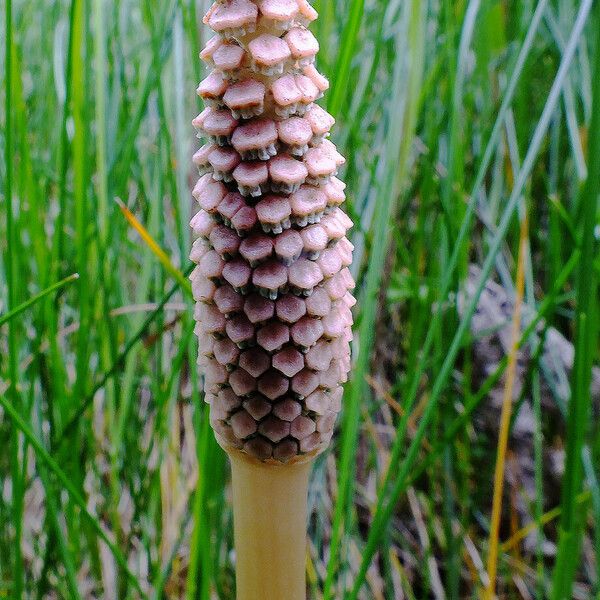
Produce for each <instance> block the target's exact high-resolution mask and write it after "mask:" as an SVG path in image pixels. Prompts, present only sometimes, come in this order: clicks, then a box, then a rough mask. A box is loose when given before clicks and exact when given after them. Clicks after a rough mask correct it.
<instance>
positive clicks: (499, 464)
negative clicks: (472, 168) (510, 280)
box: [484, 214, 529, 600]
mask: <svg viewBox="0 0 600 600" xmlns="http://www.w3.org/2000/svg"><path fill="white" fill-rule="evenodd" d="M528 225H529V221H528V217H527V214H526V215H525V217H524V218H523V219H522V220H521V228H520V235H519V257H518V264H517V280H516V292H515V309H514V313H513V320H512V331H511V344H510V354H509V356H508V365H507V369H506V382H505V385H504V396H503V398H502V414H501V417H500V433H499V436H498V451H497V456H496V469H495V472H494V498H493V502H492V522H491V525H490V537H489V544H488V547H489V554H488V561H487V573H488V578H489V580H488V585H487V587H486V589H485V594H484V600H493V599H494V596H495V591H496V572H497V570H498V533H499V530H500V516H501V514H502V492H503V487H504V466H505V463H506V449H507V447H508V435H509V432H510V417H511V413H512V400H513V388H514V383H515V371H516V366H517V351H518V344H519V338H520V337H521V309H522V306H523V293H524V290H525V256H526V251H527V243H528V239H527V236H528Z"/></svg>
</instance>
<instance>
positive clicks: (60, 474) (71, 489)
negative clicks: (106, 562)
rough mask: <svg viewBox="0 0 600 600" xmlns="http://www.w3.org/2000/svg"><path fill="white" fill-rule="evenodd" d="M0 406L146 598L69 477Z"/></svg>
mask: <svg viewBox="0 0 600 600" xmlns="http://www.w3.org/2000/svg"><path fill="white" fill-rule="evenodd" d="M0 405H2V408H3V409H4V410H5V412H6V414H7V415H8V416H9V418H10V420H11V421H12V422H13V424H14V426H15V427H17V428H18V429H19V431H21V432H22V433H23V435H24V436H25V438H26V439H27V441H28V443H29V444H30V445H31V447H32V448H33V449H34V451H35V453H36V456H37V457H38V459H39V460H41V461H43V462H44V463H45V464H46V466H47V467H48V469H50V471H51V472H52V473H53V474H54V476H55V477H56V478H57V479H58V481H60V483H61V484H62V486H63V487H64V489H65V490H66V491H67V492H68V493H69V496H70V498H71V500H73V502H74V503H75V504H76V505H77V506H78V507H79V510H81V512H82V514H84V515H85V516H86V518H87V519H88V521H89V522H90V524H91V526H92V528H93V529H94V531H95V532H96V535H98V537H100V538H101V539H102V540H103V541H104V543H105V544H106V545H107V546H108V548H109V549H110V551H111V553H112V554H113V556H114V557H115V560H116V561H117V563H118V564H119V566H120V567H121V568H122V569H123V571H124V572H125V573H127V576H128V578H129V580H130V581H131V583H133V585H134V586H135V588H136V589H137V590H138V592H139V593H140V594H141V596H142V597H143V598H147V596H146V594H145V593H144V592H143V590H142V588H141V586H140V583H139V581H138V580H137V578H136V576H135V575H134V574H133V573H132V572H131V570H130V569H129V566H128V564H127V559H126V558H125V557H124V556H123V554H122V553H121V551H120V550H119V548H117V546H116V545H115V543H114V542H113V541H112V540H111V539H110V537H109V536H108V534H107V533H106V532H105V531H104V528H103V527H102V525H101V524H100V523H99V521H98V519H96V517H94V516H93V515H92V514H91V513H90V512H89V511H88V509H87V505H86V502H85V499H84V498H83V497H82V496H81V494H80V493H79V491H78V490H77V488H76V487H75V486H74V485H73V482H72V481H71V479H70V477H69V476H68V475H67V474H66V473H65V472H64V471H63V470H62V469H61V468H60V466H59V465H58V463H57V462H56V461H55V460H54V459H53V458H52V456H50V454H49V452H48V450H46V448H45V447H44V445H43V444H42V442H40V440H39V439H38V438H37V436H36V435H35V434H34V433H33V431H32V430H31V428H30V427H29V425H28V424H27V423H26V422H25V420H24V419H23V417H22V416H21V415H20V414H19V413H18V412H17V411H16V409H15V407H14V406H13V405H12V404H11V403H10V402H9V401H8V400H7V399H6V398H5V397H3V396H1V395H0Z"/></svg>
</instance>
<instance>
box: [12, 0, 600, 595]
mask: <svg viewBox="0 0 600 600" xmlns="http://www.w3.org/2000/svg"><path fill="white" fill-rule="evenodd" d="M314 4H315V7H316V8H317V10H319V12H320V15H321V18H320V19H319V21H317V22H316V23H315V24H314V31H315V33H316V35H317V36H318V38H319V40H320V42H321V53H320V55H319V63H318V66H319V68H320V69H321V70H323V71H324V72H325V74H326V75H327V76H328V77H329V78H330V80H331V82H332V88H331V90H330V91H329V93H328V96H327V98H326V102H327V106H328V107H329V109H330V110H331V111H332V112H333V113H334V116H335V117H336V119H337V125H336V128H335V132H334V134H333V139H334V141H335V142H336V143H337V144H338V146H339V147H340V150H341V152H343V153H344V155H345V156H346V157H347V158H348V162H347V165H346V167H345V171H344V172H343V173H342V177H343V179H344V180H345V181H346V182H347V183H348V190H347V192H348V194H347V195H348V200H349V201H348V209H349V212H350V214H352V216H353V217H354V219H355V221H356V227H355V230H354V239H353V242H354V244H355V257H356V260H355V264H354V267H353V268H354V272H355V275H356V278H357V281H358V287H357V296H358V298H359V304H358V306H357V310H356V328H355V331H356V334H355V343H354V352H355V369H354V373H353V377H352V380H351V382H350V383H349V384H348V386H347V390H346V398H345V404H344V406H345V408H344V413H343V416H342V418H341V420H340V426H339V430H338V434H337V435H336V437H335V439H334V443H333V447H332V452H331V453H330V454H329V455H328V456H324V457H322V458H320V459H319V460H318V461H317V464H316V467H315V473H314V478H313V484H312V487H311V493H310V502H311V506H312V507H313V508H314V509H315V510H314V512H313V515H312V517H311V520H310V541H311V543H310V563H309V570H308V572H309V585H310V589H311V590H312V595H313V596H314V597H315V598H320V597H323V598H327V599H329V600H331V599H333V598H335V599H338V598H349V599H354V598H395V597H400V595H399V594H398V595H396V596H395V595H394V590H399V589H400V588H401V589H402V590H403V593H404V596H405V597H408V598H411V597H414V598H427V597H436V594H437V596H438V597H439V590H440V588H441V589H443V590H444V592H445V594H446V596H447V597H448V598H458V597H461V598H463V597H464V598H479V597H482V589H483V585H484V580H485V573H483V572H482V571H481V569H480V568H479V567H478V566H477V565H478V562H477V559H479V562H480V563H481V564H485V558H486V556H487V547H486V545H487V533H488V530H487V528H488V524H489V515H490V506H491V489H490V486H491V481H492V471H493V461H494V457H495V450H496V442H497V432H494V431H491V432H490V431H489V430H486V429H484V428H482V425H481V420H482V419H481V418H478V417H480V416H481V415H482V414H484V415H485V414H486V411H488V412H489V411H490V410H492V409H491V408H490V399H489V393H490V391H491V390H493V389H495V388H496V387H497V386H498V385H501V382H502V374H503V372H504V369H505V367H506V359H505V358H500V360H499V361H498V364H497V365H494V368H493V369H491V370H489V371H485V372H483V373H482V372H481V371H482V369H483V367H482V364H481V361H482V357H481V356H479V355H478V348H479V346H478V339H477V338H476V337H475V336H473V335H471V327H470V325H471V318H472V317H473V315H474V313H476V310H477V302H478V297H479V294H480V293H481V291H482V289H483V287H484V285H485V284H486V281H487V280H488V277H493V278H495V279H496V280H497V281H498V282H499V283H500V284H501V285H502V286H503V287H504V288H505V289H506V290H507V292H508V294H509V296H510V295H511V294H512V291H513V287H512V286H513V283H512V282H513V281H514V276H515V270H516V267H515V261H516V253H517V250H518V236H519V227H518V222H519V220H518V216H520V217H521V218H522V217H523V216H524V214H525V212H526V211H527V213H528V217H529V222H530V232H531V233H530V240H529V249H528V256H527V261H526V293H525V298H526V301H527V307H528V308H527V310H528V311H529V312H527V313H526V314H527V315H528V319H529V320H528V321H527V323H526V324H525V325H526V326H525V328H524V331H523V334H522V339H521V341H520V345H521V347H522V348H523V349H524V350H526V352H527V354H528V355H530V356H531V357H532V359H531V361H530V363H529V365H528V367H527V369H526V371H527V372H526V373H525V375H524V376H523V381H522V383H523V386H522V389H521V391H520V396H519V398H518V399H517V401H516V403H515V412H516V414H517V415H518V413H519V411H520V410H522V407H523V406H525V405H527V404H528V402H529V399H531V406H532V411H531V415H532V417H531V418H532V419H533V420H534V426H533V429H534V432H535V436H534V438H535V439H534V440H533V441H532V442H531V443H530V444H529V445H527V446H526V448H525V449H523V448H521V449H520V451H521V452H525V453H526V454H527V453H530V454H531V456H532V464H533V470H534V473H533V486H534V489H535V490H536V494H535V497H531V496H527V494H526V492H525V491H524V489H525V486H523V487H519V486H518V485H517V484H518V482H517V484H515V485H513V484H511V486H508V487H509V490H508V492H509V493H508V494H507V496H506V497H505V502H504V513H503V514H504V516H505V518H504V519H503V521H502V527H501V531H500V541H501V542H503V541H506V540H507V539H509V538H510V537H511V535H512V534H514V533H515V531H514V529H512V525H511V519H510V517H511V514H513V512H514V510H515V506H514V503H515V502H514V498H518V499H519V501H520V502H521V504H524V505H529V508H530V514H531V515H532V520H533V521H534V528H535V521H537V522H538V525H539V527H538V530H539V532H540V534H539V535H538V536H537V539H536V540H535V547H534V548H533V550H532V549H531V548H529V549H522V553H521V554H519V553H517V552H515V551H514V550H513V549H510V547H509V546H510V545H508V546H507V547H506V548H505V549H503V546H502V544H501V554H500V557H499V564H498V574H499V580H498V585H497V590H498V594H499V596H500V597H520V596H519V595H518V593H517V589H519V586H521V585H523V586H525V587H526V588H527V589H528V590H529V593H530V595H531V596H532V597H535V598H537V599H539V600H541V599H543V598H547V597H553V598H556V599H557V600H558V599H562V598H571V597H573V598H575V597H576V598H592V597H596V596H597V595H598V594H599V593H600V581H599V580H598V575H597V573H598V569H599V566H600V526H599V524H598V519H599V518H600V488H599V487H598V480H599V478H600V473H599V472H598V464H599V460H598V459H599V457H600V428H599V427H598V426H597V425H596V424H593V425H592V426H589V414H590V405H591V404H592V399H591V398H590V393H589V387H590V386H589V383H590V373H591V365H592V363H593V362H594V361H595V359H596V358H597V349H598V337H597V327H596V323H595V321H596V316H595V315H594V312H595V311H594V307H595V305H596V303H597V290H596V285H595V276H596V275H597V273H598V267H599V263H598V260H597V246H596V244H595V239H594V235H595V234H597V226H598V217H597V215H598V212H597V198H598V193H599V190H598V185H599V183H598V182H599V177H598V168H599V167H598V161H599V160H600V158H599V157H600V149H599V146H598V145H599V142H598V139H599V138H598V135H597V131H596V130H597V128H598V122H599V121H598V119H599V118H600V117H599V116H598V115H599V114H600V101H599V100H598V98H600V91H599V90H598V86H599V81H600V74H599V73H598V65H600V48H599V47H598V44H600V41H598V40H596V39H595V38H597V35H596V34H597V32H598V31H599V30H600V24H599V21H598V18H599V17H598V14H597V13H596V14H591V13H590V9H591V7H592V1H591V0H584V1H582V2H573V1H569V0H560V1H553V0H538V1H537V2H534V1H533V0H528V1H524V2H519V3H510V2H506V1H501V0H497V1H492V2H480V1H479V0H460V1H458V2H452V1H450V0H441V1H440V2H431V1H429V0H404V1H402V0H352V2H348V1H346V0H315V2H314ZM207 7H208V3H207V2H200V3H199V4H198V3H196V2H193V1H192V0H164V1H162V2H151V1H150V0H144V1H142V2H133V1H131V0H122V1H121V2H110V1H108V0H72V1H70V2H68V1H67V0H61V1H58V2H44V1H42V0H35V1H29V2H24V1H22V0H12V1H11V0H5V9H4V10H3V12H4V14H3V17H4V18H3V22H2V24H1V30H2V35H3V39H4V41H5V44H4V48H3V53H2V56H1V57H0V73H2V77H0V90H1V92H2V97H3V102H2V106H1V108H0V123H1V124H2V130H1V131H0V159H1V160H0V207H1V209H0V214H1V215H2V217H0V249H1V260H0V406H1V408H0V446H1V447H3V448H6V449H7V451H6V452H3V453H2V454H1V455H0V492H1V494H2V500H1V501H0V598H2V597H9V598H15V599H17V598H21V597H22V598H40V599H41V598H44V597H51V596H50V595H51V594H54V596H55V597H60V598H71V597H74V598H77V597H81V598H91V597H106V598H111V597H115V598H119V599H121V598H122V599H127V598H138V597H140V596H142V597H145V596H147V597H153V598H167V597H169V598H179V597H185V598H189V599H192V598H201V599H203V600H210V599H212V598H222V599H223V600H229V599H232V598H233V597H234V591H233V590H234V578H233V569H234V562H233V556H232V553H231V546H232V527H231V511H230V508H229V506H228V502H227V479H228V472H227V466H226V461H225V458H224V455H223V452H222V451H221V450H220V449H219V448H218V446H217V445H216V443H215V441H214V438H213V436H212V432H211V430H210V427H209V423H208V411H207V408H206V406H205V405H204V403H203V400H202V395H201V393H200V389H201V386H200V382H199V381H198V374H197V372H196V368H195V356H196V344H197V341H196V339H195V336H194V335H193V327H194V322H193V319H192V313H193V309H192V305H191V303H190V300H189V297H188V293H187V287H186V286H187V284H186V285H185V286H183V287H182V285H181V281H180V277H181V274H182V273H184V274H188V273H189V262H188V260H187V253H188V250H189V247H190V234H189V230H188V226H187V222H188V221H189V218H190V216H191V213H192V210H193V201H192V199H191V194H190V189H191V187H192V186H193V183H194V173H193V170H192V165H191V155H192V153H193V150H194V149H195V147H196V141H195V140H194V138H193V128H192V127H191V125H190V121H191V119H192V118H193V116H194V115H195V114H196V113H197V112H198V110H199V102H198V101H197V98H196V97H195V94H194V90H195V87H196V85H197V83H198V80H199V78H200V77H201V76H202V68H201V65H200V62H199V60H198V51H199V48H201V46H202V43H203V38H204V36H205V35H206V31H205V30H204V29H203V28H202V27H201V26H198V25H197V21H198V17H199V15H200V14H201V12H203V11H204V10H205V9H206V8H207ZM119 202H120V203H121V204H122V205H124V206H125V207H127V209H128V211H130V213H129V214H132V215H133V216H134V218H135V219H136V220H137V221H139V223H141V224H142V225H143V227H144V228H145V230H147V232H148V233H149V235H150V236H151V237H152V239H153V240H155V241H156V243H157V244H158V246H159V247H160V248H161V249H162V250H163V251H164V252H165V253H166V256H167V257H168V258H169V259H170V263H168V262H167V263H165V262H164V261H163V264H161V262H160V261H159V260H158V259H157V258H156V255H155V254H154V253H153V252H152V250H150V249H149V248H148V246H147V245H146V244H145V243H144V242H143V241H142V240H141V239H140V237H139V235H138V233H137V232H136V231H134V230H133V229H132V228H131V226H130V224H128V222H127V220H126V218H125V217H124V216H123V214H122V212H121V210H119ZM126 212H127V211H126ZM471 263H476V264H478V265H480V266H481V271H480V272H479V274H478V275H477V277H476V279H475V280H474V282H473V283H474V287H475V294H474V295H473V296H471V297H470V298H469V299H467V300H466V301H465V302H464V305H463V306H462V310H461V311H458V310H457V302H456V300H457V294H458V293H459V291H460V290H461V289H462V288H463V285H464V282H465V279H466V277H467V275H468V273H469V265H470V264H471ZM165 264H166V266H167V268H166V269H165V268H164V265H165ZM73 273H78V274H79V279H78V280H77V281H74V277H73V276H72V274H73ZM173 274H175V276H174V275H173ZM573 290H574V292H573ZM550 326H552V327H555V328H556V329H557V330H559V331H560V332H561V333H562V334H564V336H565V337H566V338H567V339H569V340H572V341H573V343H574V348H575V369H574V371H573V374H572V375H570V374H569V373H568V372H565V371H563V372H559V375H560V376H561V377H562V379H561V380H560V381H557V380H556V379H553V378H552V377H551V376H550V375H549V372H548V365H547V364H545V362H544V357H543V352H542V350H543V347H544V340H545V339H546V338H545V336H546V335H547V329H548V327H550ZM484 366H485V365H484ZM569 377H571V379H570V380H569ZM569 381H570V382H571V386H572V389H573V393H572V398H571V400H570V402H569V397H570V395H569V393H568V392H567V393H566V395H565V392H564V391H561V390H562V388H561V385H563V384H564V383H565V382H569ZM561 382H562V383H561ZM563 388H564V385H563ZM596 402H597V399H596ZM596 410H597V406H596ZM492 414H493V413H492ZM515 419H516V417H515ZM513 422H514V419H513ZM557 446H564V447H565V448H566V464H567V474H566V476H565V477H564V479H563V481H564V484H563V485H562V488H561V487H560V486H561V484H560V482H557V481H556V480H554V479H553V478H552V477H551V473H550V471H549V469H548V467H547V463H548V461H547V460H546V458H547V456H548V455H549V454H550V453H554V454H556V453H557ZM509 448H510V444H509ZM516 451H517V450H516V449H515V452H516ZM582 457H583V458H584V460H583V462H582ZM332 474H335V476H336V477H335V481H334V480H333V479H332ZM517 479H518V478H517ZM584 488H585V489H586V490H589V493H588V495H586V496H585V501H583V502H582V501H581V497H582V496H581V492H582V491H584ZM584 493H585V492H584ZM559 499H560V500H559ZM590 500H591V501H590ZM552 509H556V511H555V512H552V513H550V516H551V517H554V518H555V520H552V519H550V518H546V517H545V516H544V515H545V513H547V511H550V510H552ZM559 514H560V517H558V519H559V520H560V527H557V521H558V520H557V519H556V517H557V516H558V515H559ZM542 523H543V524H542ZM524 525H526V522H523V521H522V522H519V523H518V524H517V526H519V527H520V526H524ZM559 531H560V533H559ZM550 542H552V543H556V544H557V546H558V557H557V560H556V561H555V559H554V557H552V556H551V555H550V556H549V555H547V554H546V553H545V552H544V551H543V550H544V548H546V547H547V546H548V544H549V543H550ZM583 543H585V547H586V548H587V550H586V552H584V553H580V552H579V549H580V548H581V547H582V545H583ZM592 548H593V549H594V550H595V551H596V553H597V555H596V557H595V558H594V557H593V552H592V551H591V549H592ZM528 563H531V565H530V564H528ZM555 565H556V567H555ZM530 566H531V568H529V567H530Z"/></svg>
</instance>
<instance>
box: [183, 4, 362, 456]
mask: <svg viewBox="0 0 600 600" xmlns="http://www.w3.org/2000/svg"><path fill="white" fill-rule="evenodd" d="M316 17H317V14H316V11H315V10H314V9H313V8H312V6H311V5H310V4H309V3H308V2H307V1H306V0H254V1H250V0H219V1H217V2H215V4H213V6H212V7H211V8H210V10H209V11H208V13H207V14H206V16H205V17H204V23H206V24H207V25H209V26H210V27H211V28H212V29H213V30H214V31H215V32H216V35H215V36H214V37H212V38H211V39H210V40H209V41H208V43H207V44H206V46H205V48H204V49H203V50H202V52H201V53H200V56H201V58H202V59H203V60H204V61H205V62H206V63H207V64H208V65H209V66H210V67H211V68H212V71H211V72H210V73H209V74H208V76H207V77H206V78H205V79H204V80H203V81H202V82H201V83H200V85H199V87H198V90H197V91H198V95H199V96H200V97H201V98H202V99H203V100H204V102H205V104H206V108H205V109H204V110H203V111H202V112H201V113H200V114H199V115H198V116H197V117H196V118H195V119H194V121H193V125H194V127H195V128H196V129H197V130H198V136H199V137H202V138H206V144H205V145H204V146H202V147H201V148H200V149H199V150H198V151H197V152H196V154H195V155H194V158H193V160H194V163H195V164H196V165H197V167H198V169H199V171H200V179H199V180H198V183H197V184H196V186H195V188H194V191H193V195H194V197H195V198H196V200H197V202H198V204H199V205H200V210H199V211H198V212H197V214H196V215H195V216H194V217H193V219H192V221H191V226H192V228H193V231H194V234H195V235H196V236H197V239H196V241H195V242H194V245H193V248H192V252H191V256H190V258H191V260H192V261H194V262H195V263H197V266H196V268H195V269H194V271H193V272H192V275H191V276H190V279H191V281H192V288H193V293H194V299H195V300H196V309H195V318H196V320H197V326H196V333H197V335H198V337H199V341H200V351H199V359H198V364H199V365H200V367H201V368H202V370H203V373H204V380H205V398H206V401H207V402H208V403H209V404H210V418H211V424H212V427H213V429H214V431H215V434H216V437H217V440H218V442H219V443H220V444H221V445H222V446H223V447H224V448H225V449H226V450H228V451H231V450H239V451H241V452H242V453H245V454H247V455H250V456H251V457H253V458H255V459H258V460H259V461H261V462H266V463H294V462H302V461H303V460H304V459H306V458H310V457H312V456H315V455H316V454H318V453H319V452H322V451H323V450H324V449H325V448H327V446H328V444H329V442H330V440H331V437H332V433H333V427H334V424H335V420H336V416H337V413H338V412H339V411H340V408H341V399H342V385H343V383H344V382H345V381H346V380H347V376H348V371H349V369H350V341H351V339H352V332H351V327H352V314H351V307H352V306H353V304H354V302H355V301H354V298H353V297H352V294H351V290H352V289H353V287H354V282H353V279H352V276H351V275H350V271H349V270H348V267H349V265H350V263H351V260H352V250H353V247H352V244H351V243H350V241H349V240H348V238H347V237H346V235H347V232H348V230H349V228H350V227H351V226H352V222H351V220H350V219H349V218H348V216H347V215H346V214H345V213H344V212H343V211H342V210H341V208H340V205H341V204H342V203H343V202H344V200H345V195H344V188H345V185H344V184H343V183H342V182H341V181H340V180H339V179H337V177H336V174H337V171H338V168H339V167H340V166H341V165H342V164H343V163H344V158H343V157H342V156H341V155H340V154H339V153H338V152H337V150H336V148H335V146H334V144H333V143H331V142H330V141H329V140H328V139H327V138H328V136H329V130H330V128H331V127H332V125H333V124H334V119H333V117H332V116H331V115H330V114H328V113H327V112H326V111H325V110H324V109H323V108H321V107H320V106H319V105H318V104H316V101H317V100H318V99H319V98H320V97H321V96H322V95H323V92H324V91H325V90H326V89H327V87H328V82H327V80H326V79H325V78H324V77H323V76H322V75H320V74H319V72H318V71H317V69H316V68H315V66H314V61H315V56H316V54H317V51H318V49H319V44H318V42H317V40H316V39H315V37H314V36H313V35H312V33H310V31H309V30H308V29H307V26H308V25H309V23H310V22H311V21H313V20H314V19H315V18H316Z"/></svg>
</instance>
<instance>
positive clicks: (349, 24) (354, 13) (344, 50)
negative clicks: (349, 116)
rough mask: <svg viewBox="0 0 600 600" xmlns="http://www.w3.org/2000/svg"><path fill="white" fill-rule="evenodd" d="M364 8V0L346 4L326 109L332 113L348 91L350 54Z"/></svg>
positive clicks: (355, 41)
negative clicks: (346, 14) (345, 18)
mask: <svg viewBox="0 0 600 600" xmlns="http://www.w3.org/2000/svg"><path fill="white" fill-rule="evenodd" d="M364 9H365V1H364V0H351V2H350V4H349V6H348V20H347V21H346V25H345V26H344V31H343V33H342V36H341V47H340V51H339V56H338V60H337V62H336V65H335V69H334V71H333V74H335V79H333V84H332V88H331V91H330V92H329V96H328V102H327V110H328V111H329V112H330V113H331V114H334V115H337V114H339V112H340V109H341V107H342V103H343V101H344V98H345V95H346V92H347V91H348V78H349V75H350V64H351V62H352V56H353V54H354V53H355V52H356V43H357V38H358V32H359V29H360V24H361V21H362V17H363V12H364Z"/></svg>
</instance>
